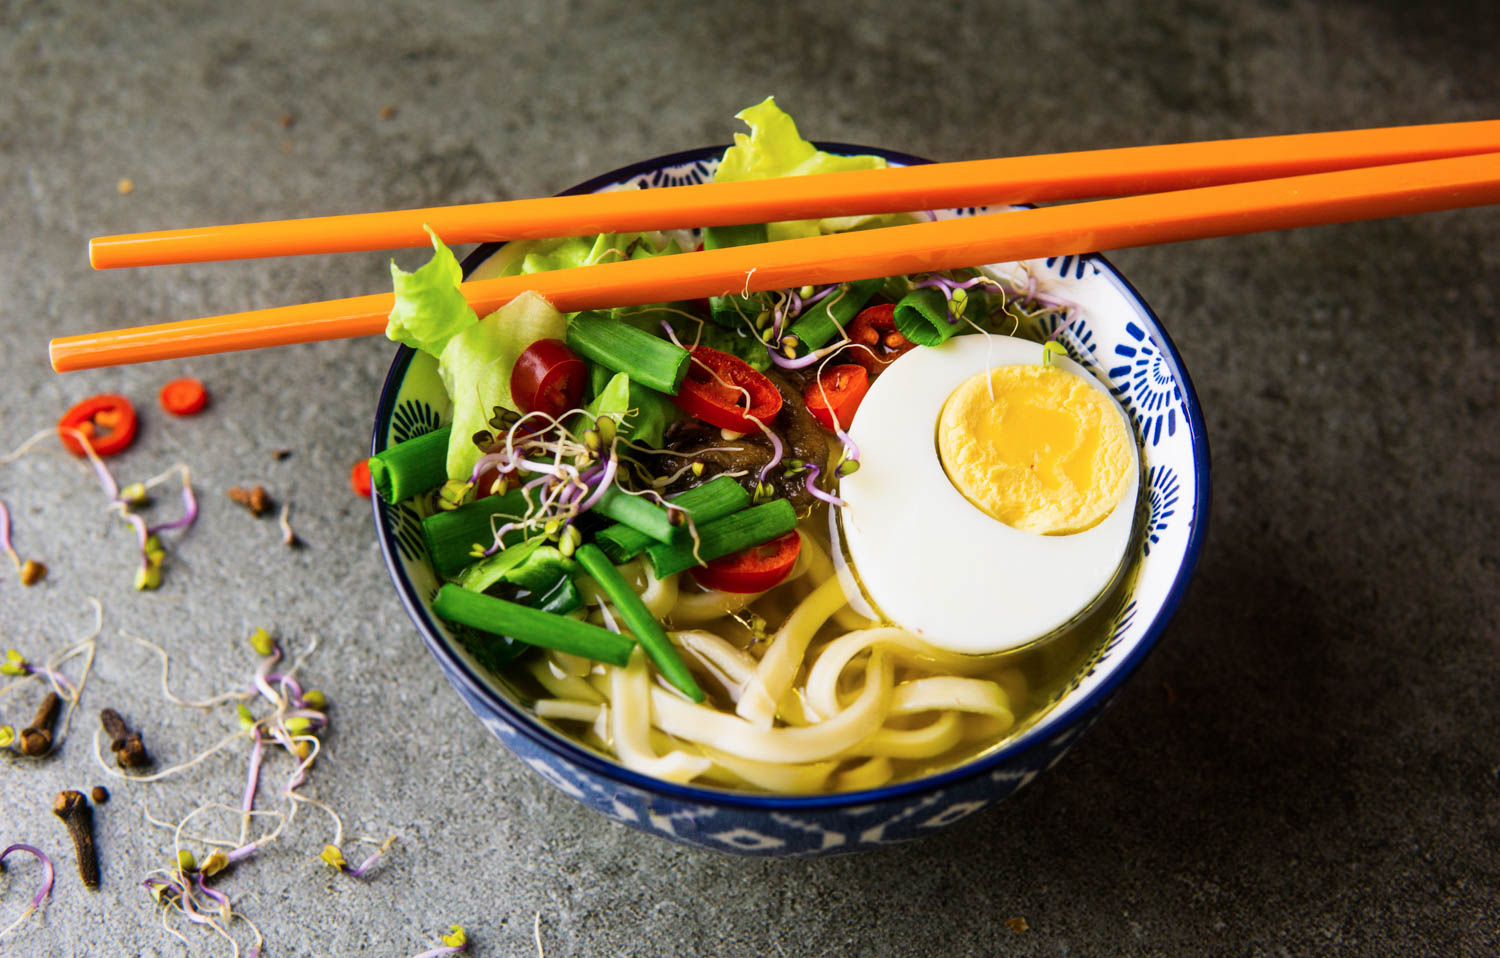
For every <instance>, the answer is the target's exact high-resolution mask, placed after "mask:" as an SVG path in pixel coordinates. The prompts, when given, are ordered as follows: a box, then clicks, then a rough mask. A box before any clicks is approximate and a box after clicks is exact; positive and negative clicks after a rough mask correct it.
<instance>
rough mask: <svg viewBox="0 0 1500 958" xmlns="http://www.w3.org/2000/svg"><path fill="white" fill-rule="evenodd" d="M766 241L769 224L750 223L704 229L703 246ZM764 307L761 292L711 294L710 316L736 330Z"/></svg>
mask: <svg viewBox="0 0 1500 958" xmlns="http://www.w3.org/2000/svg"><path fill="white" fill-rule="evenodd" d="M765 241H766V224H764V223H748V224H746V225H743V226H710V227H708V228H707V229H705V230H704V231H703V248H704V249H724V248H725V247H727V246H749V245H751V244H754V243H764V242H765ZM764 306H765V299H764V298H763V297H762V296H761V295H760V294H759V293H750V294H748V295H747V294H744V293H731V294H730V295H728V296H710V297H709V298H708V315H709V318H710V319H712V320H713V321H714V322H715V323H716V324H718V325H720V326H723V327H724V328H726V329H736V328H738V327H740V326H743V325H747V324H751V323H754V322H755V317H756V316H759V315H760V311H761V309H762V308H764ZM715 348H717V347H715Z"/></svg>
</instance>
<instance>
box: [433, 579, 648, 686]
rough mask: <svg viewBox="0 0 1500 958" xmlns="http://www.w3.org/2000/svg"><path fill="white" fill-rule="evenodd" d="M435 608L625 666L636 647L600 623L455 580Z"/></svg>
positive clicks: (465, 621) (472, 623)
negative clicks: (529, 605)
mask: <svg viewBox="0 0 1500 958" xmlns="http://www.w3.org/2000/svg"><path fill="white" fill-rule="evenodd" d="M432 611H434V612H436V613H437V614H438V615H440V616H442V617H443V618H445V619H447V620H448V621H450V622H457V623H459V624H461V625H467V626H469V627H470V628H475V629H479V630H481V631H484V632H489V633H492V634H494V635H500V636H506V637H509V638H512V639H515V640H516V641H518V642H525V643H526V644H527V645H537V646H541V647H542V648H546V649H556V650H557V651H559V652H569V653H572V654H573V655H581V656H583V657H584V658H588V659H594V660H595V661H599V662H608V663H610V664H611V665H619V666H624V665H625V664H626V663H628V662H629V661H630V653H631V650H632V649H634V648H635V643H633V642H631V641H630V640H629V639H627V638H625V637H624V636H623V635H618V634H616V633H614V632H611V631H609V630H608V629H601V628H600V627H599V626H597V625H590V624H589V623H587V622H580V621H578V620H577V619H570V618H568V617H567V616H565V615H558V614H557V613H555V612H543V611H541V610H540V609H531V608H527V607H526V606H524V605H521V604H520V603H518V602H507V601H505V600H504V599H497V598H495V597H494V596H489V595H482V594H480V593H478V592H470V591H469V590H468V589H465V588H463V587H461V586H457V585H454V584H453V583H451V582H449V583H445V584H444V585H443V587H442V588H441V589H439V590H438V594H437V597H436V598H434V599H433V600H432Z"/></svg>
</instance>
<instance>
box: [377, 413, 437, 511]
mask: <svg viewBox="0 0 1500 958" xmlns="http://www.w3.org/2000/svg"><path fill="white" fill-rule="evenodd" d="M451 429H452V427H451V426H444V427H443V428H441V429H434V430H433V431H432V432H424V433H423V434H422V435H420V436H414V437H412V438H411V439H408V440H406V441H405V442H398V443H396V444H395V445H394V446H387V447H386V449H385V451H384V452H377V453H376V454H375V455H373V456H371V457H370V482H371V483H372V484H373V485H374V486H375V491H376V492H377V493H379V494H380V498H382V499H384V500H385V501H386V502H391V503H395V502H405V501H406V500H407V499H410V498H411V497H412V496H415V495H417V494H418V493H422V492H426V491H427V490H428V489H431V488H433V487H435V486H440V485H442V484H443V480H445V479H447V478H448V458H447V456H448V433H449V432H450V431H451Z"/></svg>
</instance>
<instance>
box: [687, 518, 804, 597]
mask: <svg viewBox="0 0 1500 958" xmlns="http://www.w3.org/2000/svg"><path fill="white" fill-rule="evenodd" d="M801 551H802V537H801V536H799V535H798V534H797V531H796V530H795V529H793V530H792V531H791V532H788V533H786V534H785V535H783V536H779V537H777V538H775V539H772V540H771V541H769V542H762V543H761V544H760V545H758V546H751V547H750V548H748V549H741V550H740V551H739V552H735V553H731V554H730V555H727V556H724V557H723V558H719V559H714V560H713V561H712V562H710V563H708V564H707V565H703V566H697V567H695V568H693V569H691V570H689V571H690V572H691V573H692V576H693V578H694V579H696V580H697V581H698V584H699V585H701V586H704V587H705V588H709V589H718V590H719V591H720V592H764V591H766V590H767V589H769V588H771V587H772V586H773V585H775V584H776V583H778V582H780V581H781V580H782V579H785V578H786V576H787V573H789V572H791V571H792V566H794V565H796V564H797V554H798V553H800V552H801Z"/></svg>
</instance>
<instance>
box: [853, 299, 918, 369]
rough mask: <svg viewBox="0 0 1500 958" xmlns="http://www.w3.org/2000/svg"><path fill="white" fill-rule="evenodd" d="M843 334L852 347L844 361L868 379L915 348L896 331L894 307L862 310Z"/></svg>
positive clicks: (876, 306)
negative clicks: (863, 371) (865, 373)
mask: <svg viewBox="0 0 1500 958" xmlns="http://www.w3.org/2000/svg"><path fill="white" fill-rule="evenodd" d="M847 332H848V334H849V340H850V342H851V343H852V344H853V345H851V346H849V347H848V348H847V349H846V350H845V352H846V353H847V354H848V358H849V359H850V360H852V361H853V362H856V363H859V364H860V365H861V366H863V367H865V369H867V370H869V372H870V375H871V376H878V375H879V374H880V373H882V372H884V371H885V368H886V367H887V366H889V365H890V364H891V363H893V362H895V361H896V360H898V359H900V358H901V356H902V355H903V354H905V353H906V352H907V351H908V350H911V349H914V348H916V345H917V344H916V343H914V342H912V341H911V340H909V339H907V338H906V337H905V336H903V335H901V333H900V332H899V331H898V330H897V329H896V306H895V304H894V303H879V304H876V305H874V306H866V307H865V308H864V309H862V310H860V311H859V315H858V316H855V317H854V319H853V321H852V322H850V323H849V329H848V330H847Z"/></svg>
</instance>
